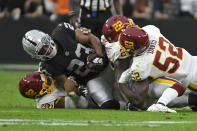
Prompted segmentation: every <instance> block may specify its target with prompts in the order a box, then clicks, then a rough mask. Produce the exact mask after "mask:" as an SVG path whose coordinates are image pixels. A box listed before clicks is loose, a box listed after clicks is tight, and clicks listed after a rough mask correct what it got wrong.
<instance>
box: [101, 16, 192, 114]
mask: <svg viewBox="0 0 197 131" xmlns="http://www.w3.org/2000/svg"><path fill="white" fill-rule="evenodd" d="M132 25H135V24H134V22H133V21H132V20H131V19H128V18H126V17H124V16H113V17H111V18H109V19H108V20H107V21H106V22H105V24H104V25H103V31H102V32H103V36H102V40H103V41H102V42H103V43H104V45H105V48H106V52H107V56H108V58H109V60H110V61H111V62H112V63H114V64H113V65H114V66H115V68H114V70H115V72H116V80H118V79H119V77H120V75H121V73H122V72H123V71H125V70H126V69H127V68H128V67H129V65H130V63H132V57H133V56H132V54H128V53H126V52H125V51H124V50H123V49H122V48H121V46H120V45H119V42H117V41H118V37H119V35H120V33H121V32H123V31H125V29H126V28H128V27H130V26H132ZM135 26H136V25H135ZM136 27H138V26H136ZM105 38H106V39H105ZM116 85H118V84H117V83H116ZM142 85H143V86H142ZM173 85H175V86H176V85H178V86H180V88H181V89H182V92H180V94H179V95H181V94H182V93H183V92H184V89H183V88H182V85H181V84H180V83H179V82H178V81H175V80H174V79H171V78H167V77H165V78H164V77H161V78H158V79H156V80H154V81H150V82H149V83H146V82H141V84H140V83H139V82H131V81H130V84H129V86H128V85H126V86H125V85H123V84H119V86H116V89H117V88H118V91H119V93H120V94H119V95H121V96H122V98H123V99H124V100H126V101H132V103H134V105H132V106H137V107H141V106H142V105H143V107H144V109H146V108H147V106H148V105H147V104H143V103H144V100H145V99H146V96H148V98H149V99H154V100H155V99H157V98H159V97H160V96H161V95H162V93H163V92H164V90H165V89H166V88H169V87H172V86H173ZM147 87H148V88H147ZM129 88H133V89H132V90H130V89H129ZM134 90H135V91H134ZM147 92H148V94H147ZM188 99H189V100H188ZM195 99H196V95H195V94H193V93H191V92H190V91H186V92H185V93H184V95H183V96H181V97H179V98H176V99H175V100H173V101H172V102H171V103H170V104H169V106H170V107H177V106H178V107H181V106H187V105H190V106H192V105H193V104H194V102H193V100H195ZM146 101H149V100H146ZM144 105H146V107H145V106H144ZM131 108H133V109H134V110H135V109H136V108H135V107H131ZM163 111H165V112H175V111H174V110H171V109H169V108H167V107H165V108H163Z"/></svg>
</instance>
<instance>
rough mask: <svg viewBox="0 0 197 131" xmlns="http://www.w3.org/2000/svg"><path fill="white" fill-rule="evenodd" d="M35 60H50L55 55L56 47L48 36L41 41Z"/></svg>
mask: <svg viewBox="0 0 197 131" xmlns="http://www.w3.org/2000/svg"><path fill="white" fill-rule="evenodd" d="M36 54H37V55H36V56H35V58H36V59H41V60H50V59H52V58H53V57H54V56H55V55H56V54H57V47H56V44H55V43H54V41H53V40H52V39H51V37H50V36H49V35H46V36H44V37H43V38H42V39H41V44H40V47H38V48H37V50H36Z"/></svg>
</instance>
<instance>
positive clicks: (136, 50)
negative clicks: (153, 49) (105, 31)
mask: <svg viewBox="0 0 197 131" xmlns="http://www.w3.org/2000/svg"><path fill="white" fill-rule="evenodd" d="M119 45H120V47H121V48H122V49H123V51H124V52H125V53H126V55H131V54H133V55H139V54H141V53H142V52H144V51H145V50H146V49H147V48H148V46H149V39H148V34H147V33H146V32H145V31H144V30H143V29H141V28H139V27H136V26H130V27H128V28H126V29H125V31H124V32H122V33H121V34H120V36H119Z"/></svg>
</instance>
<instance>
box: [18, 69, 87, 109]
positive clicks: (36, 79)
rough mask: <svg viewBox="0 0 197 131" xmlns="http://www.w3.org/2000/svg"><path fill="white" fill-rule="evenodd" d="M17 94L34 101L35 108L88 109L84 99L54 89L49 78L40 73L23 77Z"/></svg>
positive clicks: (53, 83)
mask: <svg viewBox="0 0 197 131" xmlns="http://www.w3.org/2000/svg"><path fill="white" fill-rule="evenodd" d="M19 92H20V93H21V95H22V96H24V97H26V98H31V99H36V102H37V108H42V109H43V108H44V109H45V108H50V109H53V108H66V109H67V108H88V101H87V99H85V97H83V96H78V95H75V94H74V93H73V94H72V96H71V95H68V94H66V92H65V91H64V89H63V88H56V86H55V81H54V80H53V79H52V78H51V77H50V76H46V75H45V74H43V73H41V72H33V73H29V74H27V75H26V76H24V77H23V78H22V79H21V80H20V82H19Z"/></svg>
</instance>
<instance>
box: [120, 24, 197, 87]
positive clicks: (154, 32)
mask: <svg viewBox="0 0 197 131" xmlns="http://www.w3.org/2000/svg"><path fill="white" fill-rule="evenodd" d="M142 29H143V30H145V31H146V33H147V34H148V36H149V41H150V46H149V47H148V49H147V50H146V51H145V52H144V53H143V54H142V55H140V56H137V57H134V58H133V63H132V65H131V67H130V68H129V69H128V70H126V71H125V72H123V74H122V75H121V78H120V80H119V82H120V83H124V82H125V81H127V80H128V79H129V78H130V77H131V78H132V80H134V81H141V80H144V79H147V78H149V77H151V78H153V79H156V78H159V77H170V78H174V79H176V80H178V81H180V82H181V83H182V84H183V85H184V86H185V87H187V86H188V85H189V84H190V85H191V84H192V86H193V87H194V89H197V86H196V85H197V80H195V78H196V77H194V76H197V68H196V67H195V66H196V63H197V57H196V56H192V55H191V54H189V53H188V52H187V51H186V50H185V49H183V48H179V47H175V46H174V45H173V44H172V43H171V42H170V41H169V40H168V39H166V38H165V37H164V36H163V35H162V34H161V33H160V30H159V29H158V28H157V27H155V26H153V25H148V26H145V27H143V28H142Z"/></svg>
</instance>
